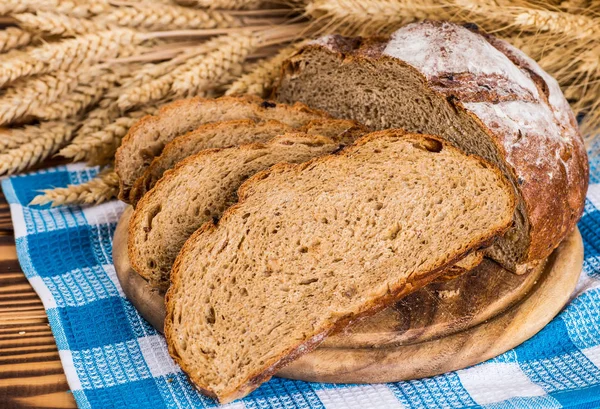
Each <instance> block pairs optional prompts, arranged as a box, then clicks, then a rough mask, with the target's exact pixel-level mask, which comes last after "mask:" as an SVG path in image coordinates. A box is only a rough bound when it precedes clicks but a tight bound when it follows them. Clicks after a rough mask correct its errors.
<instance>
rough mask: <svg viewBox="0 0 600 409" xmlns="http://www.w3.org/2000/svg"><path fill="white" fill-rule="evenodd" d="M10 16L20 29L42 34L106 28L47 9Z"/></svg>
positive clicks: (88, 31)
mask: <svg viewBox="0 0 600 409" xmlns="http://www.w3.org/2000/svg"><path fill="white" fill-rule="evenodd" d="M12 17H13V18H14V19H15V20H16V21H17V24H18V25H19V27H21V28H22V29H24V30H28V31H30V32H33V33H40V34H44V35H57V36H75V35H77V34H89V33H94V32H97V31H100V30H103V29H106V26H105V25H104V24H100V23H96V22H94V21H92V20H88V19H84V18H78V17H71V16H68V15H64V14H58V13H52V12H47V11H38V12H37V13H20V14H13V15H12Z"/></svg>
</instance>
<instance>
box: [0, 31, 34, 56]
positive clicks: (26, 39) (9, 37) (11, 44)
mask: <svg viewBox="0 0 600 409" xmlns="http://www.w3.org/2000/svg"><path fill="white" fill-rule="evenodd" d="M31 38H32V36H31V34H30V33H28V32H27V31H24V30H21V29H20V28H17V27H7V28H5V29H4V30H1V31H0V53H3V52H6V51H8V50H12V49H14V48H19V47H24V46H26V45H27V44H29V43H30V42H31Z"/></svg>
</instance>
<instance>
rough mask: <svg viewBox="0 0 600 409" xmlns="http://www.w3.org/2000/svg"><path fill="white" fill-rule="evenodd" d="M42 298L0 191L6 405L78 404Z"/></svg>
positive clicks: (0, 366) (1, 399)
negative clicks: (20, 254) (28, 274)
mask: <svg viewBox="0 0 600 409" xmlns="http://www.w3.org/2000/svg"><path fill="white" fill-rule="evenodd" d="M75 407H76V405H75V400H74V399H73V395H72V394H71V393H70V392H69V386H68V385H67V379H66V378H65V374H64V371H63V369H62V365H61V363H60V358H59V355H58V350H57V348H56V343H55V342H54V337H53V336H52V332H51V331H50V326H49V325H48V319H47V317H46V313H45V311H44V307H43V306H42V302H41V301H40V299H39V298H38V296H37V295H36V293H35V292H34V291H33V288H31V286H30V285H29V282H28V281H27V278H25V275H24V274H23V272H22V271H21V267H20V266H19V262H18V260H17V253H16V249H15V239H14V234H13V227H12V222H11V219H10V211H9V207H8V204H7V203H6V200H5V198H4V195H3V194H2V193H1V192H0V408H2V409H13V408H19V409H21V408H75Z"/></svg>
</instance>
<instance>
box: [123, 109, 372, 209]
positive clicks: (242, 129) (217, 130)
mask: <svg viewBox="0 0 600 409" xmlns="http://www.w3.org/2000/svg"><path fill="white" fill-rule="evenodd" d="M292 130H295V131H296V132H300V133H307V134H309V135H323V136H335V137H336V138H338V139H340V140H349V141H353V140H355V139H356V138H357V137H358V136H361V135H363V134H365V133H367V130H366V128H364V127H362V126H360V125H359V124H358V123H356V122H354V121H349V120H342V119H337V120H336V119H316V120H312V121H310V122H309V123H308V124H306V125H304V126H301V127H300V128H294V127H292V126H289V125H286V124H284V123H282V122H279V121H275V120H269V121H266V122H255V121H253V120H250V119H240V120H235V121H220V122H214V123H210V124H206V125H202V126H200V127H198V128H197V129H196V130H194V131H192V132H189V133H187V134H185V135H182V136H178V137H177V138H175V139H173V140H172V141H171V142H169V143H168V144H167V145H166V146H165V147H164V149H163V151H162V153H161V154H160V156H158V157H156V158H154V160H153V161H152V163H151V164H150V166H149V167H148V169H146V171H145V172H144V174H143V175H142V176H141V177H140V178H138V180H137V181H136V182H135V185H134V189H133V190H132V193H131V195H130V196H131V197H132V204H133V205H135V204H137V202H138V201H139V200H140V199H141V198H142V196H143V195H144V194H145V193H146V192H147V191H149V190H150V189H151V188H152V187H153V186H154V185H155V184H156V182H158V180H159V179H160V178H161V177H162V176H163V174H164V172H165V171H167V170H168V169H171V168H173V167H174V166H175V165H176V164H177V163H178V162H180V161H182V160H183V159H185V158H187V157H189V156H191V155H194V154H196V153H199V152H201V151H203V150H205V149H213V148H225V147H228V146H237V145H243V144H248V143H252V142H266V141H268V140H269V139H271V138H273V137H275V136H277V135H282V134H284V133H286V132H291V131H292ZM346 132H348V133H350V134H352V135H347V136H342V135H343V134H344V133H346Z"/></svg>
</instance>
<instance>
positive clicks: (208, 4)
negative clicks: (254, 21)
mask: <svg viewBox="0 0 600 409" xmlns="http://www.w3.org/2000/svg"><path fill="white" fill-rule="evenodd" d="M175 2H176V3H178V4H181V5H183V6H188V7H202V8H209V9H224V10H256V9H259V8H260V7H261V6H262V5H264V4H265V3H266V1H265V0H175Z"/></svg>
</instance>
